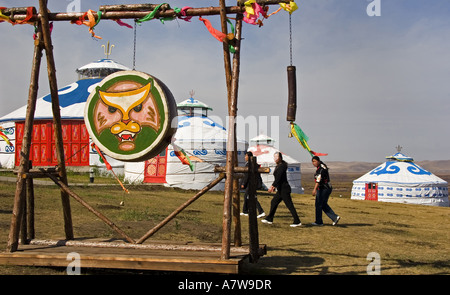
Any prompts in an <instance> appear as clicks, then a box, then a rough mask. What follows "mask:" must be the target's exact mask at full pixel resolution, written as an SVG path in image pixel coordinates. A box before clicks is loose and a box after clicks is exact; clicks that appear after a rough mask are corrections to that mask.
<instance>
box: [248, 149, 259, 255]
mask: <svg viewBox="0 0 450 295" xmlns="http://www.w3.org/2000/svg"><path fill="white" fill-rule="evenodd" d="M257 171H258V164H257V163H256V157H250V158H249V160H248V180H249V182H248V233H249V239H250V262H252V263H256V262H257V261H258V258H259V253H258V250H259V237H258V221H257V217H256V189H257V187H256V172H257Z"/></svg>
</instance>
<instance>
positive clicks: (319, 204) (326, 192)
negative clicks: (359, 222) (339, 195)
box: [315, 187, 338, 224]
mask: <svg viewBox="0 0 450 295" xmlns="http://www.w3.org/2000/svg"><path fill="white" fill-rule="evenodd" d="M332 190H333V189H332V188H331V187H330V188H323V189H318V190H317V192H316V204H315V205H316V223H317V224H323V220H322V211H323V212H325V214H326V215H327V216H328V217H329V218H330V219H331V220H332V221H333V222H334V221H336V220H337V217H338V216H337V214H336V213H334V211H333V209H331V207H330V205H328V198H329V197H330V194H331V191H332Z"/></svg>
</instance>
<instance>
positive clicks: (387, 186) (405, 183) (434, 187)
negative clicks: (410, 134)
mask: <svg viewBox="0 0 450 295" xmlns="http://www.w3.org/2000/svg"><path fill="white" fill-rule="evenodd" d="M386 159H387V161H386V162H385V163H383V164H381V165H379V166H378V167H376V168H375V169H373V170H371V171H369V172H368V173H366V174H364V175H363V176H361V177H360V178H358V179H356V180H354V181H353V188H352V193H351V198H352V199H354V200H373V201H380V202H395V203H406V204H420V205H430V206H442V207H448V206H449V200H448V183H447V182H446V181H444V180H442V179H441V178H439V177H437V176H436V175H434V174H433V173H431V172H429V171H427V170H425V169H423V168H422V167H420V166H419V165H417V164H415V163H414V160H413V158H411V157H407V156H405V155H404V154H402V153H400V152H398V153H396V154H394V155H392V156H389V157H386Z"/></svg>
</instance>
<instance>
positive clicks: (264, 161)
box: [248, 134, 303, 194]
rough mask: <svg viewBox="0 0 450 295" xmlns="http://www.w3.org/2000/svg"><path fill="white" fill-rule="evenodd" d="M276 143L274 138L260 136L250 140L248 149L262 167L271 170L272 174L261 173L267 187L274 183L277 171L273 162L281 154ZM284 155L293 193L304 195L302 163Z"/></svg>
mask: <svg viewBox="0 0 450 295" xmlns="http://www.w3.org/2000/svg"><path fill="white" fill-rule="evenodd" d="M274 143H275V140H274V139H273V138H271V137H269V136H267V135H264V134H260V135H258V136H256V137H254V138H252V139H250V145H251V146H250V147H249V148H248V151H249V152H252V153H253V156H255V157H256V159H257V163H258V164H259V165H261V167H269V168H270V173H261V178H262V180H263V183H264V185H265V186H266V187H270V186H271V185H272V183H273V181H274V177H273V171H274V170H275V167H276V164H275V162H274V160H273V155H274V154H275V153H276V152H279V150H278V149H276V148H275V147H274ZM282 155H283V160H284V161H286V163H287V164H288V171H287V178H288V182H289V184H290V186H291V189H292V192H293V193H296V194H303V188H302V178H301V176H302V175H301V169H300V166H301V164H300V162H299V161H297V160H296V159H294V158H292V157H290V156H288V155H286V154H284V153H282Z"/></svg>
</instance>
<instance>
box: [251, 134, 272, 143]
mask: <svg viewBox="0 0 450 295" xmlns="http://www.w3.org/2000/svg"><path fill="white" fill-rule="evenodd" d="M275 141H276V140H275V139H273V138H272V137H270V136H267V135H265V134H260V135H258V136H255V137H253V138H252V139H250V143H255V144H260V143H263V144H268V143H274V142H275Z"/></svg>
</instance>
